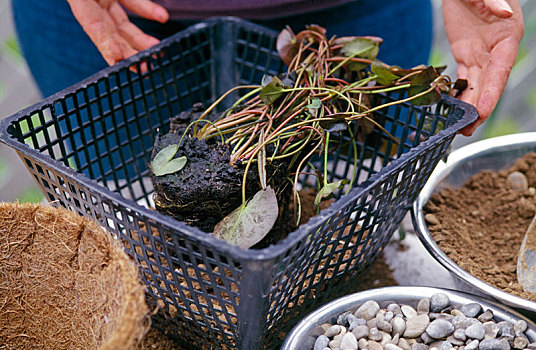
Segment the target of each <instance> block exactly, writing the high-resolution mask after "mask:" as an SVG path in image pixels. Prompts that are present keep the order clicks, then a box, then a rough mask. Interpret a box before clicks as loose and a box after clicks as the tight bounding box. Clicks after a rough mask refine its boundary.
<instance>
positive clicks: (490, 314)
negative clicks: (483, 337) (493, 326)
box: [477, 309, 493, 323]
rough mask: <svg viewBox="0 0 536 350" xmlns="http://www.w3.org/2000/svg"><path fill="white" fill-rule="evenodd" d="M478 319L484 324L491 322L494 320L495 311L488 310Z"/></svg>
mask: <svg viewBox="0 0 536 350" xmlns="http://www.w3.org/2000/svg"><path fill="white" fill-rule="evenodd" d="M477 319H478V320H479V321H480V322H482V323H484V322H488V321H491V320H493V311H491V310H489V309H488V310H486V311H484V313H483V314H481V315H480V316H478V317H477Z"/></svg>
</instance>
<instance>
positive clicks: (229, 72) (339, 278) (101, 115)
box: [0, 17, 476, 349]
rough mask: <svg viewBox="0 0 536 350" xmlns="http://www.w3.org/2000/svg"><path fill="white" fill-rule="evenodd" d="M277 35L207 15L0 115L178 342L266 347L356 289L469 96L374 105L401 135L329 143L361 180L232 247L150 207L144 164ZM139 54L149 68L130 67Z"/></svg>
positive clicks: (52, 196) (465, 121) (5, 135)
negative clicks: (280, 236)
mask: <svg viewBox="0 0 536 350" xmlns="http://www.w3.org/2000/svg"><path fill="white" fill-rule="evenodd" d="M276 37H277V33H276V32H274V31H272V30H268V29H266V28H264V27H261V26H258V25H255V24H252V23H250V22H247V21H243V20H240V19H236V18H227V17H225V18H215V19H211V20H208V21H205V22H202V23H199V24H197V25H194V26H192V27H189V28H187V29H186V30H184V31H181V32H179V33H177V34H175V35H174V36H172V37H170V38H168V39H166V40H163V41H162V42H161V43H160V44H159V45H157V46H155V47H154V48H152V49H150V50H148V51H144V52H141V53H140V54H138V55H136V56H134V57H131V58H129V59H127V60H124V61H122V62H120V63H119V64H117V65H115V66H113V67H110V68H107V69H105V70H103V71H101V72H98V73H97V74H95V75H93V76H91V77H89V78H88V79H86V80H84V81H82V82H80V83H78V84H76V85H74V86H71V87H69V88H67V89H65V90H63V91H61V92H59V93H57V94H55V95H53V96H50V97H48V98H46V99H44V100H43V101H41V102H39V103H37V104H35V105H33V106H31V107H29V108H27V109H24V110H22V111H20V112H19V113H17V114H15V115H13V116H11V117H8V118H6V119H4V120H3V121H2V122H1V125H0V127H1V128H0V141H2V142H3V143H5V144H7V145H8V146H10V147H12V148H14V149H15V150H16V152H17V153H18V155H19V156H20V157H21V159H22V161H23V162H24V163H25V165H26V166H27V168H28V170H29V171H30V173H31V174H32V175H33V177H34V179H35V181H36V182H37V184H38V185H39V186H40V188H41V190H42V192H43V193H44V195H45V197H46V199H47V200H48V201H50V202H51V203H53V204H55V205H61V206H64V207H67V208H69V209H71V210H72V211H75V212H77V213H79V214H81V215H84V216H87V217H90V218H92V219H94V220H97V221H98V222H100V224H101V225H102V226H103V227H105V228H106V229H107V230H108V231H109V232H110V233H111V234H113V235H114V237H116V238H117V239H119V240H121V241H122V242H123V244H124V247H125V250H126V252H127V253H128V254H129V255H130V256H131V257H132V258H133V259H134V260H135V262H136V263H137V264H138V266H139V272H140V277H141V279H142V281H143V282H144V283H145V285H146V288H147V291H146V293H147V300H148V302H149V304H150V305H152V306H153V307H156V309H157V310H158V311H157V312H156V314H155V315H154V316H153V322H154V323H155V325H156V326H157V327H159V328H162V329H165V331H166V332H167V333H168V334H170V335H172V336H174V337H175V338H177V339H178V340H179V341H180V342H181V343H182V344H183V345H184V346H185V347H192V348H240V349H259V348H263V347H264V348H276V347H278V346H279V345H280V344H281V342H282V340H283V338H284V336H285V334H286V332H287V331H289V330H290V329H291V328H292V327H293V326H294V325H295V324H296V322H297V321H298V320H299V319H300V318H301V317H303V316H304V315H306V314H308V313H309V312H310V311H311V310H313V309H314V308H316V307H318V306H320V305H323V304H325V303H326V302H328V301H330V300H333V299H335V298H337V297H339V296H341V295H343V294H347V293H348V292H351V291H353V290H355V289H356V288H357V286H358V285H359V276H360V274H361V273H362V272H363V271H364V270H365V269H366V268H367V267H368V266H369V265H370V264H371V263H372V262H373V261H374V259H375V258H376V257H377V256H378V254H379V253H380V252H381V251H382V249H383V247H384V246H385V245H386V243H387V242H388V240H389V238H390V237H391V235H392V233H393V232H394V231H395V230H396V229H397V228H398V225H399V224H400V222H401V220H402V218H403V216H404V215H405V213H406V212H407V210H408V209H409V208H410V207H411V204H412V203H413V201H414V200H415V198H416V197H417V195H418V193H419V192H420V190H421V188H422V187H423V186H424V183H425V182H426V180H427V179H428V177H429V175H430V173H431V172H432V170H433V169H434V167H435V165H436V163H437V162H438V161H439V160H440V159H441V158H442V157H443V156H444V155H445V154H446V152H447V148H448V146H449V144H450V142H451V141H452V139H453V138H454V136H455V135H456V133H457V132H458V131H459V130H460V129H462V128H463V127H464V126H466V125H469V124H470V123H471V122H473V121H474V120H475V119H476V112H475V110H474V108H473V107H471V106H469V105H467V104H465V103H463V102H461V101H459V100H457V99H454V98H451V97H449V96H444V97H443V98H442V100H441V102H440V103H438V104H437V105H434V106H429V107H423V108H418V107H414V106H412V105H410V104H405V103H404V104H398V105H393V106H390V107H388V108H384V109H383V110H380V111H379V112H378V113H377V114H376V120H378V121H379V122H380V123H381V124H382V125H383V126H384V128H385V129H386V130H387V131H389V132H390V134H391V135H395V136H396V137H397V139H398V141H399V143H398V144H397V143H395V142H393V140H392V139H391V138H390V137H389V136H387V135H386V134H385V133H383V132H382V131H380V130H375V131H373V133H372V134H369V135H367V136H366V137H365V138H364V139H363V140H361V141H359V142H358V147H357V150H358V152H357V153H358V154H357V155H356V156H357V158H358V163H357V164H358V166H357V167H356V169H354V165H353V164H354V154H353V147H350V148H349V149H348V150H345V149H342V148H341V149H339V150H338V151H337V152H335V153H334V154H333V155H332V156H331V158H330V161H329V162H328V167H329V169H328V176H329V180H330V182H334V181H337V180H339V179H344V178H349V177H350V176H351V175H352V173H353V172H354V171H355V172H356V176H357V178H358V179H359V181H356V183H355V185H354V187H353V188H352V189H351V191H350V192H349V193H347V194H344V195H339V196H337V197H336V200H335V202H333V203H332V204H331V206H330V207H329V208H327V209H325V210H322V211H320V213H319V214H318V215H317V216H315V217H313V218H312V219H310V220H309V222H308V223H306V224H303V225H301V226H299V227H298V229H297V230H295V231H294V232H292V233H290V234H289V235H288V237H287V238H285V239H284V240H282V241H280V242H278V243H277V244H275V245H271V246H269V247H267V248H264V249H258V250H253V249H249V250H246V249H241V248H239V247H235V246H231V245H229V244H227V243H226V242H224V241H221V240H218V239H216V238H213V237H212V236H211V235H210V234H208V233H205V232H202V231H201V230H199V229H197V228H194V227H190V226H188V225H186V224H185V223H182V222H179V221H177V220H175V219H173V218H171V217H169V216H166V215H163V214H161V213H159V212H157V211H155V210H153V209H152V195H153V192H154V189H153V186H152V183H151V181H150V180H149V174H150V170H149V168H148V164H149V162H150V157H151V152H152V149H153V144H154V140H155V137H156V135H157V134H158V133H164V132H167V130H169V118H170V117H171V116H174V115H177V114H178V113H179V112H181V111H184V110H189V109H191V107H192V106H193V105H194V104H195V103H197V102H201V103H204V104H205V105H208V104H209V103H210V102H212V101H214V100H215V99H216V98H217V97H218V96H220V95H221V94H223V93H224V92H225V91H227V90H228V89H229V88H231V87H233V86H236V85H242V84H251V83H256V84H258V83H260V81H261V79H262V76H263V75H264V74H277V73H280V72H282V71H284V69H285V67H284V66H283V64H282V63H281V61H280V60H279V57H278V55H277V52H276V50H275V41H276ZM142 63H143V64H147V70H146V71H143V73H142V74H136V73H134V72H135V71H138V72H139V71H140V65H141V64H142ZM50 79H54V77H50ZM394 99H395V96H389V95H381V96H379V97H378V100H379V101H378V102H380V103H385V102H390V101H394ZM346 141H349V139H346ZM308 181H310V179H308V178H307V176H304V177H303V179H302V184H304V183H306V182H308Z"/></svg>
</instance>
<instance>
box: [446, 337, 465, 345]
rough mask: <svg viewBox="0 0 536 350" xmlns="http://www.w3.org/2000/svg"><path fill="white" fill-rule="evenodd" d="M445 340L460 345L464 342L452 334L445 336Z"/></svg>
mask: <svg viewBox="0 0 536 350" xmlns="http://www.w3.org/2000/svg"><path fill="white" fill-rule="evenodd" d="M447 341H448V342H449V343H451V344H452V345H454V346H462V345H464V344H465V342H464V341H463V340H460V339H457V338H455V337H454V336H453V335H451V336H449V337H448V338H447Z"/></svg>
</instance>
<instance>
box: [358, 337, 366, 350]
mask: <svg viewBox="0 0 536 350" xmlns="http://www.w3.org/2000/svg"><path fill="white" fill-rule="evenodd" d="M357 347H358V348H359V349H367V348H368V341H367V340H366V339H365V338H361V339H359V340H358V342H357Z"/></svg>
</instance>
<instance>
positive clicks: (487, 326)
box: [482, 321, 499, 339]
mask: <svg viewBox="0 0 536 350" xmlns="http://www.w3.org/2000/svg"><path fill="white" fill-rule="evenodd" d="M482 325H483V326H484V332H485V333H486V335H485V337H486V338H488V339H490V338H491V339H493V338H496V337H497V333H499V328H498V327H497V324H496V323H495V322H493V321H487V322H485V323H483V324H482Z"/></svg>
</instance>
